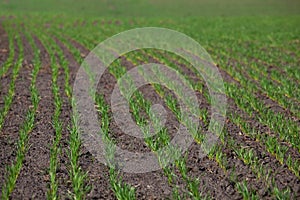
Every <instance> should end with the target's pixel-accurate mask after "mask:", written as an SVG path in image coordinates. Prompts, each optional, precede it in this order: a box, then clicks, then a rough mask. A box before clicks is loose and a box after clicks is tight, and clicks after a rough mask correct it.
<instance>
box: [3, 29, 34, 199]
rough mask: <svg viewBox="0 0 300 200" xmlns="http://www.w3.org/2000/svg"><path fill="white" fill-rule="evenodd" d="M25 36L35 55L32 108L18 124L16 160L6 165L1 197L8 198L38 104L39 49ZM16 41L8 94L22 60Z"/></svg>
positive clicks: (25, 149) (32, 125)
mask: <svg viewBox="0 0 300 200" xmlns="http://www.w3.org/2000/svg"><path fill="white" fill-rule="evenodd" d="M26 36H27V38H28V39H29V42H30V45H31V46H32V48H33V49H35V51H34V54H35V56H34V60H33V64H34V69H33V71H32V74H31V76H32V81H31V85H30V94H31V102H32V108H29V110H28V111H27V113H26V118H25V121H24V122H23V123H22V125H21V126H20V129H19V140H18V142H17V150H16V160H15V162H14V163H13V164H11V165H10V166H8V167H7V176H6V181H5V183H4V185H3V188H2V199H9V197H10V194H11V193H12V191H13V189H14V187H15V184H16V181H17V178H18V176H19V174H20V171H21V168H22V164H23V161H24V159H25V155H26V152H27V150H28V147H29V145H28V140H29V133H30V132H31V131H32V129H33V128H34V120H35V115H36V110H37V107H38V104H39V94H38V91H37V89H36V86H35V81H36V77H37V74H38V71H39V69H40V62H39V51H38V50H37V48H36V47H35V45H34V43H33V41H32V37H31V35H29V34H28V33H26ZM17 43H18V47H19V50H20V52H19V58H18V61H17V63H16V66H17V67H15V68H14V69H13V77H12V81H11V84H10V85H11V87H10V88H9V90H10V94H13V93H14V92H13V90H14V88H15V86H14V84H15V83H14V82H15V81H16V79H17V77H18V72H19V70H20V67H21V65H22V61H23V44H22V42H21V38H20V37H19V36H17ZM12 98H13V96H10V97H8V99H9V100H7V101H8V103H7V104H5V106H10V104H11V102H12ZM6 109H7V108H4V110H6Z"/></svg>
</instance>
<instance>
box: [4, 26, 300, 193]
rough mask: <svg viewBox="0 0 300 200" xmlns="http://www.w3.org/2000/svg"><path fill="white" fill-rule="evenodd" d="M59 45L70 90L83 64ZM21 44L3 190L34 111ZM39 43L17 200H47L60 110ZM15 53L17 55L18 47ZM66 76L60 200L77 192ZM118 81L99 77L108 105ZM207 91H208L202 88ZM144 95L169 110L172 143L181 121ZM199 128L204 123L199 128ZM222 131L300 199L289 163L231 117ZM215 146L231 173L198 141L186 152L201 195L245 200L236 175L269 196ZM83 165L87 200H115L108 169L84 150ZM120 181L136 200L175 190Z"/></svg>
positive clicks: (155, 180)
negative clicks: (21, 135) (24, 125)
mask: <svg viewBox="0 0 300 200" xmlns="http://www.w3.org/2000/svg"><path fill="white" fill-rule="evenodd" d="M96 23H100V22H95V23H94V24H96ZM76 25H77V26H83V25H85V24H84V23H81V22H76ZM55 40H56V43H57V44H58V46H59V47H60V48H61V49H62V50H63V52H64V55H65V58H66V59H67V60H68V62H69V69H70V79H71V80H70V84H71V85H72V84H73V83H74V80H75V77H76V73H77V70H78V69H79V67H80V64H79V63H77V62H76V61H75V59H74V57H73V55H72V54H71V53H70V51H69V49H68V48H66V46H64V44H63V43H62V42H61V41H60V40H59V39H58V38H55ZM2 41H3V42H2ZM7 41H8V39H7V34H6V33H5V31H4V29H3V28H2V27H1V25H0V65H1V64H2V63H4V62H5V60H6V59H7V57H8V52H7V51H4V52H1V50H2V49H8V42H7ZM22 41H23V44H24V49H25V52H24V61H23V65H22V68H21V70H20V73H19V76H18V78H17V81H16V92H15V96H14V100H13V104H12V106H11V109H10V110H9V113H8V115H7V117H6V119H5V124H4V127H3V129H2V130H1V131H0V145H1V148H0V188H2V186H3V183H4V177H5V175H6V174H7V172H6V169H5V167H6V166H7V165H10V164H11V163H12V162H13V161H14V159H15V156H16V155H15V154H16V143H17V141H18V138H19V132H18V130H19V128H20V126H21V124H22V122H24V120H25V116H26V111H27V110H28V109H29V108H30V106H31V100H30V92H29V85H30V81H31V75H30V74H31V72H32V69H33V65H32V58H33V50H32V48H31V47H30V45H29V43H28V41H27V40H26V38H25V37H24V36H23V37H22ZM34 41H35V43H36V45H37V46H38V48H39V49H40V51H41V61H42V66H41V69H40V71H39V73H38V78H37V84H36V85H37V88H38V92H39V95H40V97H41V98H40V103H39V106H38V110H37V115H36V119H35V127H34V129H33V131H32V132H31V133H30V137H29V142H28V144H29V149H28V151H27V153H26V155H25V160H24V163H23V166H22V169H21V172H20V174H19V176H18V179H17V182H16V186H15V189H14V190H13V193H12V195H11V198H12V199H46V195H47V190H48V188H49V183H50V180H49V173H48V170H49V160H50V148H51V146H52V143H53V140H54V138H55V131H54V128H53V126H52V116H53V114H54V108H55V107H54V103H53V94H52V90H51V85H52V78H51V75H52V71H51V66H50V58H49V55H48V53H47V51H46V49H45V47H44V46H43V44H42V43H41V41H39V39H38V38H37V37H34ZM72 44H73V45H74V46H75V47H76V48H77V49H79V50H80V52H81V54H82V55H87V54H88V53H89V51H88V50H87V49H85V48H84V47H83V46H81V45H80V44H79V43H76V42H75V41H72ZM15 48H16V52H17V53H16V56H17V55H18V51H17V49H18V48H17V47H15ZM16 58H17V57H15V59H16ZM120 59H121V62H122V65H123V66H125V67H126V69H127V70H130V69H132V68H133V67H134V65H133V64H132V63H130V62H129V61H128V60H126V59H125V58H124V57H121V58H120ZM149 61H150V62H156V63H157V61H156V60H155V59H153V58H151V57H150V58H149ZM174 62H175V63H176V64H177V65H179V67H181V68H182V71H183V73H185V74H186V75H188V76H190V77H193V78H192V79H193V80H194V81H197V82H203V80H201V79H200V78H198V77H196V76H195V75H194V74H193V73H192V72H191V70H190V69H188V68H187V67H185V66H184V65H181V64H179V63H177V62H176V61H174ZM219 70H220V72H221V74H222V77H223V79H224V80H225V81H228V82H236V81H235V80H233V79H232V78H231V77H230V75H228V74H227V73H226V72H225V71H224V70H222V69H221V68H219ZM64 77H65V72H64V71H63V69H62V68H60V71H59V78H58V84H59V86H60V95H61V97H62V100H63V105H62V110H61V116H60V119H61V121H62V123H63V127H64V129H63V137H62V140H61V142H60V145H61V149H62V152H61V154H60V155H59V158H58V160H59V166H58V169H57V178H58V183H59V187H58V195H59V197H60V198H61V199H69V192H70V191H72V185H71V182H70V177H69V175H68V170H69V169H70V162H69V158H68V154H67V151H69V147H68V146H69V144H68V142H69V134H70V133H69V130H68V127H69V126H70V124H71V123H70V122H71V116H72V108H71V105H70V101H69V100H70V99H69V98H68V97H67V96H66V95H65V93H64V82H65V79H64ZM0 80H1V82H0V84H1V85H0V88H1V90H0V97H1V98H0V108H2V107H3V97H4V96H5V95H6V93H7V88H8V86H9V83H10V80H11V70H10V71H9V72H8V73H7V75H5V76H4V77H0ZM116 83H117V82H116V79H115V78H114V77H113V76H112V75H111V74H109V72H108V71H106V72H105V73H104V75H103V76H102V78H101V79H100V82H99V84H98V88H97V92H99V93H101V94H104V99H105V101H106V103H107V104H110V102H111V101H110V99H111V96H110V95H111V93H112V91H113V89H114V86H115V85H116ZM203 85H204V86H205V84H204V83H203ZM2 88H3V90H2ZM5 88H6V89H5ZM205 89H207V88H205ZM140 91H141V92H142V93H143V94H144V97H145V98H146V99H147V100H150V101H151V102H152V104H160V105H163V106H164V108H165V110H166V111H167V123H166V127H167V129H168V133H169V134H170V137H171V138H172V137H173V136H174V135H175V134H176V131H177V129H178V127H179V122H178V120H177V119H176V117H175V116H174V115H173V114H172V112H171V111H170V110H169V109H168V108H167V106H166V105H165V103H164V101H163V99H161V97H160V96H159V95H158V94H157V93H156V92H155V91H154V89H153V87H152V86H151V85H146V86H144V87H142V88H140ZM196 96H197V98H198V101H199V102H200V103H201V107H203V108H207V110H208V111H209V115H210V110H209V103H208V102H207V101H206V99H205V98H204V96H203V95H202V94H201V93H199V92H196ZM260 97H261V96H260ZM228 104H229V105H228V113H233V112H234V113H237V114H238V115H239V116H241V117H242V118H243V119H245V120H246V121H247V122H249V123H250V124H251V125H252V126H253V127H256V128H257V130H258V131H259V132H261V133H268V134H271V135H272V134H274V133H272V132H271V131H270V130H269V128H268V127H266V126H264V125H262V124H260V123H259V122H257V121H256V120H255V119H254V118H253V117H251V116H248V115H247V114H246V113H245V112H243V111H242V110H241V109H239V108H238V107H237V106H236V104H235V103H234V101H233V100H232V99H230V98H228ZM269 104H274V102H269ZM277 112H280V113H284V114H286V113H285V111H284V110H281V109H278V110H277ZM99 122H100V121H99ZM200 124H201V125H203V123H202V122H201V123H200ZM109 128H110V130H111V131H110V136H111V137H112V138H113V139H114V140H115V141H116V143H117V145H118V146H120V147H121V148H123V149H126V150H129V151H133V152H148V151H150V149H149V147H147V146H146V145H145V143H144V141H143V140H142V139H138V138H135V137H132V136H129V135H127V134H124V133H123V132H122V130H120V128H119V127H118V126H117V124H116V122H115V121H114V120H112V122H111V124H110V127H109ZM204 129H207V127H205V126H204ZM225 129H226V130H227V132H228V135H229V137H231V138H233V139H234V140H235V141H236V142H237V143H238V144H239V145H241V146H243V147H245V148H249V147H251V148H253V149H254V151H255V153H256V156H257V157H258V159H259V162H260V163H263V166H264V167H265V168H267V169H269V170H270V172H271V176H272V177H274V179H275V183H276V184H277V186H278V187H279V189H283V188H285V187H286V186H289V187H290V188H291V192H292V193H293V194H294V196H293V198H295V199H297V198H299V197H300V180H299V178H297V177H296V176H295V175H294V174H293V173H292V172H291V171H290V170H289V169H288V167H287V166H286V165H281V164H280V163H279V162H278V161H277V160H276V158H275V157H274V156H273V155H271V154H269V153H268V152H267V151H266V149H265V147H264V146H263V145H261V144H260V143H259V142H258V141H256V140H254V139H252V138H250V137H248V136H247V135H246V134H245V133H243V132H242V131H241V130H240V128H239V127H238V126H236V125H235V124H234V123H233V122H231V121H230V119H229V118H227V119H226V124H225ZM218 145H219V146H220V147H221V148H222V152H223V153H224V154H225V155H226V157H227V159H228V163H227V164H228V166H227V167H226V170H224V169H222V168H221V167H220V165H219V164H218V162H217V161H216V160H215V159H209V158H208V157H207V156H206V157H204V158H201V159H200V158H199V152H200V149H201V147H200V145H199V144H197V143H196V142H194V143H193V144H192V145H191V146H190V147H189V149H188V151H187V169H188V176H189V177H193V178H199V180H200V182H199V188H198V189H199V191H200V192H202V193H203V194H204V195H205V194H207V195H209V196H210V197H212V198H214V199H242V196H241V194H239V193H238V191H237V190H236V188H235V186H234V182H233V180H232V177H231V174H232V173H234V174H235V175H236V177H235V178H236V181H243V180H246V181H247V183H248V185H249V186H250V187H251V188H252V189H254V190H256V191H257V192H258V193H257V195H258V196H259V198H266V199H269V198H271V196H270V191H269V190H267V187H266V186H267V183H266V182H264V180H263V179H257V177H256V175H255V173H254V172H253V170H252V169H251V168H250V167H249V166H248V165H246V164H245V163H243V162H242V161H241V160H240V159H239V158H238V157H237V155H236V153H235V152H234V151H233V150H229V149H228V148H227V147H226V144H225V145H224V144H221V142H219V143H218ZM289 153H290V154H291V155H292V157H293V158H295V159H297V157H298V158H299V152H296V151H294V150H293V149H290V150H289ZM79 160H80V167H81V168H82V170H83V171H85V172H88V184H90V185H91V186H92V188H91V191H89V193H88V194H87V199H115V196H114V195H113V191H112V188H111V186H110V182H109V168H108V167H107V166H105V165H103V164H101V163H99V162H98V161H97V160H96V159H95V158H94V157H93V156H92V154H91V153H89V152H88V151H87V149H86V148H85V147H84V146H81V151H80V159H79ZM171 169H172V170H173V171H174V173H175V174H176V185H177V186H178V188H179V193H180V194H181V195H183V193H187V189H186V188H187V186H186V183H185V181H184V180H183V177H182V175H181V174H180V173H179V171H178V169H176V168H175V167H174V166H173V165H171ZM120 176H121V177H122V180H123V181H124V182H126V183H128V184H130V185H131V186H133V187H135V189H136V196H137V199H167V198H172V187H171V186H170V185H169V183H168V180H167V177H166V176H165V175H164V172H163V170H157V171H154V172H149V173H145V174H130V173H125V172H122V171H121V172H120Z"/></svg>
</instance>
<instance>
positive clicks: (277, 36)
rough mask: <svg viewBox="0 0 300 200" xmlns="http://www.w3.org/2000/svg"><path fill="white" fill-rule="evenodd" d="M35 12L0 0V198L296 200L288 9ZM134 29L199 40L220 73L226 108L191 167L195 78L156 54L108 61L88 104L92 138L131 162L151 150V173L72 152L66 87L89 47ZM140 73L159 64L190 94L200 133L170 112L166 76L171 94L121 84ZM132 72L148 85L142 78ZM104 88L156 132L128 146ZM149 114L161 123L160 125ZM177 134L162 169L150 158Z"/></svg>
mask: <svg viewBox="0 0 300 200" xmlns="http://www.w3.org/2000/svg"><path fill="white" fill-rule="evenodd" d="M36 2H37V1H34V0H26V1H21V2H18V1H0V190H1V193H0V197H1V198H0V199H126V200H130V199H300V87H299V86H300V3H299V2H298V1H296V0H288V1H286V3H282V2H279V1H275V0H268V1H264V2H260V1H257V0H254V1H245V2H246V3H245V4H241V3H238V1H236V0H231V1H222V2H221V1H217V0H214V1H203V2H201V3H199V2H198V1H195V0H189V1H187V4H183V3H182V2H181V1H179V0H176V1H169V0H168V1H167V0H166V1H163V2H164V3H161V2H160V1H155V0H151V1H133V0H126V1H115V2H113V1H104V0H102V1H99V2H100V3H99V2H98V3H96V2H95V1H94V0H89V1H86V2H85V3H84V2H81V3H80V1H76V0H65V1H62V3H61V4H60V2H59V1H45V2H44V3H40V4H37V3H36ZM226 2H227V3H226ZM251 2H253V3H251ZM130 3H132V4H134V6H132V7H130V6H129V4H130ZM135 3H136V4H135ZM72 4H74V6H73V7H72ZM171 4H172V5H171ZM125 5H126V6H125ZM234 5H236V7H234ZM184 6H186V7H184ZM224 6H225V7H226V6H227V7H228V9H227V10H226V9H225V10H224V9H221V8H222V7H224ZM105 8H107V9H105ZM166 8H169V9H168V11H166V12H165V13H164V9H166ZM197 8H199V11H198V9H197ZM43 10H45V12H44V11H43ZM180 11H182V12H180ZM101 12H102V13H103V14H101ZM99 13H100V14H99ZM156 13H157V14H156ZM137 16H139V17H137ZM142 27H162V28H168V29H172V30H175V31H178V32H181V33H184V34H186V35H187V36H189V37H191V38H192V39H194V40H195V41H197V42H198V43H199V44H200V45H201V46H202V47H203V48H204V49H205V50H206V52H207V54H209V55H210V57H211V59H212V60H213V62H214V63H213V64H214V66H215V67H216V69H218V71H219V73H220V75H221V76H222V79H223V80H222V81H223V87H224V90H225V93H224V96H225V97H226V102H227V106H226V116H225V121H224V127H223V129H222V130H221V131H220V133H219V134H218V140H217V142H216V144H215V145H214V146H213V147H212V148H210V149H209V151H207V155H206V156H203V157H201V156H199V153H200V152H201V151H202V150H203V149H202V146H201V145H202V144H203V143H204V140H205V138H206V137H205V133H206V132H208V130H209V127H210V121H211V119H212V113H213V110H212V108H211V104H212V98H211V96H210V95H211V91H210V89H209V88H208V84H207V82H206V79H205V78H204V77H203V76H202V74H200V73H199V71H197V69H195V67H194V66H193V65H192V64H191V63H189V62H188V61H187V60H186V59H184V58H182V57H180V56H178V55H176V54H174V53H172V52H168V51H164V50H159V49H152V48H147V49H146V48H145V49H138V50H136V51H131V52H128V53H126V54H124V55H120V56H118V58H117V59H116V60H114V61H113V62H112V63H111V65H110V66H109V67H108V68H107V69H106V70H105V71H104V72H103V74H102V76H101V77H100V79H99V82H98V83H97V87H96V89H95V91H94V95H91V96H92V97H91V98H92V99H93V103H94V105H93V107H94V108H95V109H96V111H97V119H98V125H99V127H100V128H101V130H102V132H101V133H99V134H101V137H102V139H103V140H104V141H107V143H108V144H116V145H117V146H118V147H120V148H122V149H126V150H128V151H130V152H133V153H135V152H139V153H145V152H155V155H157V159H158V160H159V161H160V162H159V163H160V164H161V169H157V170H152V171H148V172H145V173H130V172H126V171H124V170H122V167H121V166H119V165H118V164H117V162H115V155H116V154H117V152H116V151H117V149H115V148H114V147H113V145H111V146H109V147H111V148H108V149H106V151H107V152H108V153H107V154H106V155H107V156H108V158H106V159H107V162H109V163H110V164H108V165H105V164H103V163H102V162H101V161H100V160H99V159H97V157H96V156H95V155H94V154H93V152H91V150H90V149H91V148H88V147H87V145H85V144H84V143H83V139H82V135H83V134H86V133H83V131H82V127H80V119H81V117H82V116H80V114H78V113H76V112H75V111H74V110H75V109H74V107H76V98H75V95H74V90H75V89H74V83H75V81H76V76H77V74H78V71H80V68H82V65H83V63H84V60H85V59H86V58H87V57H88V55H89V54H90V52H91V51H92V50H93V49H94V48H95V47H96V46H97V45H98V44H99V43H101V42H103V41H105V40H106V39H108V38H110V37H112V36H114V35H116V34H118V33H121V32H123V31H126V30H130V29H134V28H142ZM147 63H156V64H161V65H166V66H169V67H170V68H172V69H173V70H174V71H176V72H177V73H179V74H181V75H182V77H183V78H184V79H185V80H186V82H187V83H188V84H189V85H190V86H191V89H192V90H193V91H194V94H195V96H196V97H197V102H198V108H197V109H196V111H195V113H196V114H197V116H196V117H197V123H199V127H198V128H196V129H194V128H193V127H194V126H193V123H192V122H191V121H186V120H185V119H184V117H183V115H184V114H183V112H182V110H181V109H180V108H179V103H180V100H182V99H183V100H184V99H185V94H181V95H177V94H176V93H175V92H174V91H172V90H171V89H172V88H174V89H176V85H175V84H173V85H172V80H171V77H167V76H164V75H163V74H159V73H158V75H157V78H158V79H159V80H161V81H165V82H168V83H170V86H169V87H166V86H163V85H160V84H158V83H148V84H145V85H143V86H142V87H137V86H136V85H135V82H134V81H133V79H134V77H130V76H127V77H126V80H125V82H126V83H124V82H122V81H120V80H121V79H122V77H123V78H124V76H126V74H127V72H129V71H131V70H134V69H135V68H137V67H136V66H139V65H143V64H147ZM87 71H88V70H87ZM136 71H137V73H138V74H139V76H140V77H142V79H143V80H145V81H146V82H147V81H148V82H150V81H149V80H150V79H151V77H150V74H151V73H146V72H145V71H143V70H139V69H138V70H136ZM153 73H154V72H153ZM87 74H88V72H87ZM89 76H90V80H91V81H92V80H93V78H94V77H93V74H89ZM123 81H124V79H123ZM124 85H129V87H130V88H131V90H133V91H134V92H133V94H132V95H131V96H129V97H128V95H127V94H126V93H127V92H128V91H126V87H125V86H124ZM116 86H117V87H118V88H120V94H121V95H122V96H123V97H124V98H125V99H126V100H127V103H128V108H129V112H130V118H131V120H132V121H133V122H134V123H135V124H136V127H137V128H139V129H141V130H143V131H144V133H146V134H149V133H148V132H147V130H145V127H146V125H147V124H148V123H150V122H152V123H154V126H155V127H154V128H157V127H158V128H157V134H155V135H153V136H152V135H148V136H147V135H146V136H147V137H146V136H145V137H141V138H139V137H134V136H132V135H128V134H126V133H124V131H123V130H122V129H121V128H120V127H119V126H118V122H117V121H116V119H115V118H114V117H113V114H114V113H113V109H112V105H111V102H112V94H113V92H114V89H115V87H116ZM152 105H154V106H152ZM157 105H160V106H159V107H156V108H158V109H156V112H157V110H158V111H161V110H163V111H164V112H163V114H162V115H164V116H165V118H166V120H165V123H164V124H163V126H162V127H160V126H161V125H160V124H159V122H160V121H162V120H161V119H160V118H159V116H157V115H156V114H155V112H154V111H153V109H154V108H155V106H157ZM162 108H164V109H162ZM156 125H157V126H156ZM182 126H184V127H187V130H189V133H190V134H191V135H192V136H193V142H192V143H191V145H190V146H189V147H188V149H187V151H185V152H184V153H182V155H180V156H179V157H178V158H177V159H176V160H174V162H171V163H169V164H168V165H164V160H163V159H162V157H161V155H160V154H159V153H158V152H159V149H161V148H163V147H166V146H168V145H169V144H170V143H171V140H172V138H174V137H175V136H176V133H177V131H178V130H179V129H180V127H182ZM175 153H177V152H176V151H175Z"/></svg>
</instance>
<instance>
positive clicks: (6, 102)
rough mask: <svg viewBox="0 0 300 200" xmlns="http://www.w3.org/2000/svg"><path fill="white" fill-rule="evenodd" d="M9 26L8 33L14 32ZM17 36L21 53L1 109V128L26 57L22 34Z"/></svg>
mask: <svg viewBox="0 0 300 200" xmlns="http://www.w3.org/2000/svg"><path fill="white" fill-rule="evenodd" d="M7 26H10V25H7ZM7 28H8V30H9V31H8V33H9V34H13V33H12V32H11V31H12V30H10V29H11V27H7ZM15 34H16V33H15ZM15 38H16V40H17V45H18V48H19V55H18V58H17V61H16V63H15V64H14V66H13V69H12V77H11V81H10V84H9V88H8V94H7V95H6V96H5V97H4V107H3V108H1V109H0V130H1V129H2V128H3V125H4V120H5V117H6V115H7V114H8V111H9V109H10V107H11V104H12V102H13V98H14V96H15V84H16V80H17V78H18V76H19V71H20V68H21V67H22V63H23V58H24V49H23V44H22V40H21V36H20V35H19V34H17V35H16V36H15ZM10 64H11V63H9V64H8V66H10Z"/></svg>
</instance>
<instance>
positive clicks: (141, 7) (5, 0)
mask: <svg viewBox="0 0 300 200" xmlns="http://www.w3.org/2000/svg"><path fill="white" fill-rule="evenodd" d="M41 12H43V13H65V14H68V15H76V16H87V15H88V16H97V17H98V16H111V17H187V16H193V17H197V16H240V15H242V16H252V15H269V16H270V15H271V16H282V15H283V16H284V15H298V14H300V0H1V1H0V14H6V13H11V14H24V13H41Z"/></svg>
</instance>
